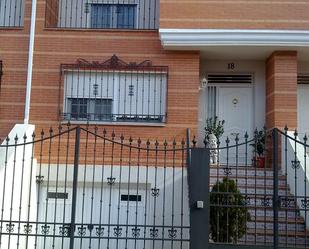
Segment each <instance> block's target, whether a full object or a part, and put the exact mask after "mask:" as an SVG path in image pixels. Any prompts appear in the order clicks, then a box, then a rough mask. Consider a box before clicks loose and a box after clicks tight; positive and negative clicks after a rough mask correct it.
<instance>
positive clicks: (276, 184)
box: [272, 128, 280, 249]
mask: <svg viewBox="0 0 309 249" xmlns="http://www.w3.org/2000/svg"><path fill="white" fill-rule="evenodd" d="M272 137H273V177H274V192H273V208H274V249H278V248H279V224H278V222H279V216H278V213H279V205H280V203H279V182H278V169H279V167H278V149H279V147H278V145H279V144H278V130H277V129H276V128H274V129H273V131H272Z"/></svg>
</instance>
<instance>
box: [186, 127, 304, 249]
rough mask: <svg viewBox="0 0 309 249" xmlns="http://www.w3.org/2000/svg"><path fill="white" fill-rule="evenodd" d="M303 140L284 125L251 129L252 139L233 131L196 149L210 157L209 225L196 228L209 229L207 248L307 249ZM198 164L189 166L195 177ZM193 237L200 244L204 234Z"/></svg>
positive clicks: (208, 170) (193, 223) (207, 167)
mask: <svg viewBox="0 0 309 249" xmlns="http://www.w3.org/2000/svg"><path fill="white" fill-rule="evenodd" d="M307 141H308V138H307V136H306V135H304V134H302V136H301V135H299V134H298V133H297V132H289V130H288V128H285V129H284V131H280V130H278V129H272V130H269V131H267V130H266V129H264V130H261V131H255V133H254V135H253V136H252V138H249V136H248V135H247V134H246V135H245V136H244V137H239V136H238V135H236V136H234V138H232V139H230V138H227V139H226V141H224V142H222V141H221V143H220V141H217V145H216V146H211V145H210V144H211V143H209V142H208V143H207V142H206V148H207V147H208V149H204V150H205V151H204V152H200V153H206V156H205V155H204V157H205V158H207V157H210V160H206V161H207V162H209V163H207V166H206V170H207V172H206V174H207V179H209V189H210V191H209V196H207V197H206V198H207V201H206V203H209V205H207V207H208V208H209V211H208V214H209V223H207V225H206V227H205V225H204V226H203V224H201V223H199V225H197V229H202V230H204V231H205V230H207V229H209V231H207V232H208V233H207V234H209V248H233V247H235V248H236V247H237V248H242V247H243V248H249V247H252V246H254V247H256V248H309V236H308V235H309V232H308V231H309V230H308V228H309V223H308V221H309V216H308V214H309V212H308V211H309V205H308V204H309V199H308V193H309V188H308V187H309V174H308V173H309V168H308V166H307V165H309V164H308V163H309V161H308V144H307ZM209 147H211V148H209ZM192 153H195V152H194V151H192ZM201 155H202V154H200V155H199V157H201ZM192 160H193V158H192ZM193 164H198V165H200V164H201V163H200V160H197V161H193ZM204 166H205V164H204ZM199 167H200V168H198V167H195V168H194V167H189V174H191V175H193V177H194V179H195V180H196V179H198V178H199V176H200V174H199V172H198V171H201V167H202V165H200V166H199ZM195 169H198V170H197V171H196V170H195ZM193 191H198V187H196V188H195V190H193ZM192 195H193V194H192ZM197 200H198V199H195V200H194V201H197ZM196 206H197V204H196ZM191 212H192V211H191ZM198 216H199V215H198V214H197V217H196V220H195V221H193V222H191V228H192V229H194V227H195V224H198ZM192 236H193V235H192ZM192 236H191V240H195V241H198V240H201V241H200V242H196V243H198V245H197V246H196V247H194V248H203V245H205V243H206V242H205V238H202V237H201V235H199V236H197V237H194V238H193V237H192ZM207 240H208V237H207ZM192 243H193V242H192Z"/></svg>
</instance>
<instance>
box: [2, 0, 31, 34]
mask: <svg viewBox="0 0 309 249" xmlns="http://www.w3.org/2000/svg"><path fill="white" fill-rule="evenodd" d="M24 5H25V1H24V0H0V28H1V27H5V28H14V27H22V26H23V19H24V8H25V6H24Z"/></svg>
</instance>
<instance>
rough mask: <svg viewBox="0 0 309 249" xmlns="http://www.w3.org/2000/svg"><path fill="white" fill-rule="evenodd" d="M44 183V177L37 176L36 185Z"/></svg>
mask: <svg viewBox="0 0 309 249" xmlns="http://www.w3.org/2000/svg"><path fill="white" fill-rule="evenodd" d="M43 182H44V176H41V175H38V176H36V183H37V184H42V183H43Z"/></svg>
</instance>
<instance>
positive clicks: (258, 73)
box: [199, 59, 266, 143]
mask: <svg viewBox="0 0 309 249" xmlns="http://www.w3.org/2000/svg"><path fill="white" fill-rule="evenodd" d="M231 62H233V63H234V64H235V69H234V70H228V63H231ZM210 73H244V74H253V77H254V84H253V92H254V94H253V96H254V99H253V103H254V117H253V124H254V127H253V128H258V129H262V128H263V126H264V125H265V108H266V107H265V106H266V97H265V96H266V95H265V92H266V90H265V85H266V84H265V62H264V61H250V60H248V61H247V60H239V61H237V60H235V61H225V60H205V59H203V60H201V66H200V76H201V79H202V78H203V77H204V76H206V75H207V74H210ZM206 93H207V91H206V90H201V91H200V97H199V143H201V142H202V139H203V138H204V127H205V124H206V118H207V108H206V107H207V97H206V96H207V95H206Z"/></svg>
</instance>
